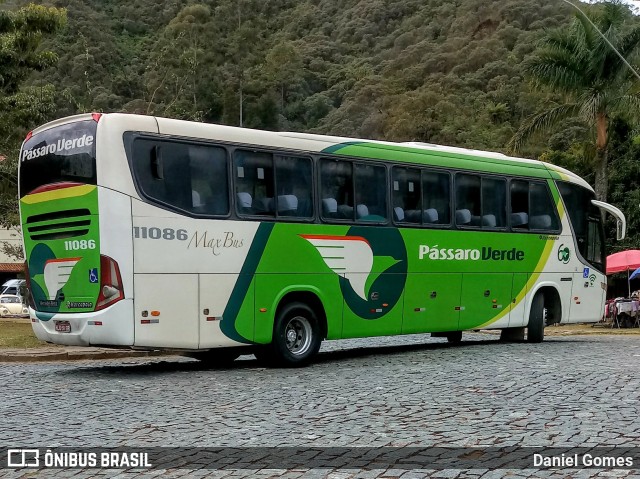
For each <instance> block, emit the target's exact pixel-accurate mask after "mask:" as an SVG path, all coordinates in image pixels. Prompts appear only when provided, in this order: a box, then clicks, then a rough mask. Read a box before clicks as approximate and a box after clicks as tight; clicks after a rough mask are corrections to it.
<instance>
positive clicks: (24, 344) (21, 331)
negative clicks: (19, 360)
mask: <svg viewBox="0 0 640 479" xmlns="http://www.w3.org/2000/svg"><path fill="white" fill-rule="evenodd" d="M42 346H51V345H50V344H47V343H45V342H44V341H40V340H39V339H38V338H36V335H35V334H33V329H31V323H27V322H18V321H11V320H3V321H0V348H20V349H26V348H29V349H30V348H39V347H42Z"/></svg>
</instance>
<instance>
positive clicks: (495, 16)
mask: <svg viewBox="0 0 640 479" xmlns="http://www.w3.org/2000/svg"><path fill="white" fill-rule="evenodd" d="M26 3H27V2H24V1H22V0H12V1H7V2H6V3H4V4H3V6H2V7H0V8H5V9H6V8H16V7H17V6H20V5H24V4H26ZM45 3H47V4H49V5H53V6H56V7H62V8H65V9H66V10H67V16H68V21H67V25H66V27H65V28H64V29H63V30H62V31H61V32H60V33H59V34H57V35H56V36H53V37H50V38H48V39H46V40H45V41H44V43H43V47H44V48H46V49H48V50H51V51H53V52H56V53H57V55H58V56H59V61H58V62H57V64H56V65H55V66H53V67H51V68H48V69H46V70H44V71H42V72H37V73H34V74H33V75H32V76H31V77H30V78H29V80H28V85H29V86H31V87H34V86H35V87H39V91H40V93H39V94H40V95H41V103H42V104H49V106H50V107H49V108H44V107H41V108H40V110H39V117H38V121H37V123H42V120H43V119H44V118H45V117H46V118H47V119H48V118H54V117H59V116H63V115H68V114H73V113H77V112H84V111H126V112H135V113H148V114H154V115H160V116H168V117H175V118H184V119H192V120H198V121H206V122H217V123H225V124H229V125H240V124H242V125H243V126H247V127H255V128H264V129H273V130H295V131H312V132H318V133H331V134H336V135H341V136H357V137H365V138H377V139H386V140H399V141H408V140H415V141H424V142H432V143H441V144H447V145H455V146H462V147H468V148H477V149H488V150H498V151H506V146H507V143H508V142H509V140H510V139H511V137H512V136H513V134H514V132H515V131H516V130H517V129H518V127H519V126H520V125H521V123H522V121H523V120H524V119H525V118H526V117H528V116H530V115H531V114H533V113H535V112H536V111H539V110H540V108H541V107H542V106H544V105H545V104H548V103H549V101H551V100H553V99H554V96H553V95H554V94H553V93H552V92H549V91H545V90H542V89H540V88H534V87H533V86H532V84H531V82H529V81H528V80H527V78H526V77H525V75H524V73H523V72H524V68H523V66H524V65H525V63H526V62H527V60H528V58H529V57H530V55H531V54H532V52H533V51H534V50H535V49H536V47H537V44H538V43H537V42H538V40H539V39H540V38H541V37H543V36H544V35H545V34H546V32H547V31H549V30H550V29H554V28H558V27H562V26H566V25H568V24H569V22H570V21H571V20H572V19H573V18H574V13H575V12H574V11H573V10H572V9H571V8H570V7H569V6H568V5H566V4H565V3H563V2H562V1H560V0H503V1H497V0H464V1H463V0H360V1H358V0H343V1H336V0H269V1H264V0H201V1H197V0H196V1H194V0H190V1H187V0H158V1H156V0H84V1H81V0H54V1H51V2H45ZM585 8H597V7H588V6H585ZM47 85H53V88H51V87H48V86H47ZM24 123H25V122H22V123H20V122H18V123H14V124H15V125H18V126H19V125H22V128H14V130H13V131H18V130H20V131H19V133H20V135H22V134H23V133H24V131H22V130H26V128H28V127H32V126H33V125H26V124H24ZM26 123H28V122H26ZM631 132H632V128H631V127H630V126H629V124H628V123H627V120H626V119H623V118H622V119H620V120H619V122H618V123H616V135H614V137H613V138H612V140H611V141H612V142H614V143H615V145H616V146H615V155H614V157H612V159H611V164H612V172H611V173H612V174H611V177H612V178H611V180H612V183H613V184H612V188H611V195H612V197H611V198H610V199H611V200H612V201H615V202H618V204H619V205H621V206H622V207H623V208H624V207H625V206H630V205H631V204H632V203H629V205H627V204H626V203H627V201H631V200H629V198H632V197H633V195H635V197H637V198H636V199H635V200H634V201H635V204H633V206H634V211H633V212H631V211H625V212H626V213H627V214H628V215H629V216H630V220H631V223H632V226H633V227H634V228H635V225H637V223H638V221H639V218H638V213H637V205H638V204H639V203H640V201H639V200H640V187H639V185H638V161H637V159H636V158H637V153H638V151H639V148H640V147H639V146H637V145H636V143H634V142H633V141H632V140H633V135H632V134H631ZM586 134H587V133H586V131H585V130H584V128H582V127H581V125H579V124H577V123H572V122H568V123H567V124H566V125H563V126H562V127H561V128H559V129H558V130H557V132H555V133H554V134H552V135H548V136H538V137H534V138H533V139H532V141H529V142H528V143H527V144H526V145H525V147H524V148H523V150H522V151H521V152H520V154H521V155H525V156H531V157H540V156H542V157H543V158H544V159H547V160H549V161H553V162H556V163H559V164H562V165H564V166H569V167H570V168H573V169H574V170H576V171H577V172H578V173H580V174H583V175H585V177H586V178H587V179H588V180H592V178H590V175H591V170H590V167H589V163H588V158H587V159H585V156H584V154H583V150H582V146H583V143H584V141H585V135H586ZM16 138H17V137H16ZM634 175H635V176H634ZM636 235H637V233H636ZM635 241H636V242H637V241H638V240H637V239H636V240H635ZM620 246H623V245H618V247H620Z"/></svg>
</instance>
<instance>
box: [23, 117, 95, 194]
mask: <svg viewBox="0 0 640 479" xmlns="http://www.w3.org/2000/svg"><path fill="white" fill-rule="evenodd" d="M96 126H97V123H96V122H95V121H93V120H86V121H78V122H74V123H68V124H66V125H62V126H57V127H54V128H50V129H48V130H45V131H42V132H40V133H37V134H35V135H33V136H32V137H31V138H29V139H28V140H27V141H26V142H25V143H24V145H23V147H22V151H21V152H20V197H23V196H24V195H27V194H29V193H30V192H32V191H33V190H35V189H36V188H38V187H40V186H44V185H50V184H52V183H61V182H75V183H82V184H91V185H95V184H96V141H95V138H96Z"/></svg>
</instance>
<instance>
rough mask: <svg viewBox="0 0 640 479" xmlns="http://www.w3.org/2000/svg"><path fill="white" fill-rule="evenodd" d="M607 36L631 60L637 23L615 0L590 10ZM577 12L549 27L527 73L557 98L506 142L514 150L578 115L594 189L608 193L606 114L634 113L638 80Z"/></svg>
mask: <svg viewBox="0 0 640 479" xmlns="http://www.w3.org/2000/svg"><path fill="white" fill-rule="evenodd" d="M589 18H590V19H591V22H593V24H595V25H596V26H597V27H598V29H599V30H600V32H602V33H603V34H604V36H605V37H606V38H607V40H608V41H609V42H610V43H611V44H612V45H613V46H615V48H616V49H617V50H618V51H619V52H620V54H621V55H622V56H623V57H624V58H626V59H627V61H629V60H632V59H633V57H634V56H635V55H636V53H637V52H638V46H639V45H640V25H638V24H637V22H636V24H635V25H631V23H632V22H634V17H633V15H632V14H631V12H630V11H629V9H628V8H627V7H626V6H625V5H623V4H621V3H620V2H619V1H613V2H607V3H604V4H602V5H599V8H597V9H594V10H591V12H590V13H589ZM591 22H589V20H587V19H586V18H585V17H584V16H583V15H582V14H579V13H577V14H576V18H575V19H574V20H573V22H572V24H571V25H570V27H568V28H564V29H561V30H556V31H552V32H550V33H549V34H548V36H547V37H546V38H545V39H544V41H543V45H542V46H541V47H540V49H539V50H538V52H537V53H536V55H535V56H534V58H533V59H532V60H531V61H530V62H529V63H528V65H527V67H526V70H527V73H528V74H529V75H530V76H531V77H532V78H533V79H534V82H535V83H536V84H537V85H538V86H548V87H550V88H551V89H552V90H554V91H556V92H558V93H560V94H561V95H562V98H563V102H562V103H558V104H556V105H555V106H553V107H551V108H550V109H547V110H545V111H543V112H541V113H538V114H535V115H533V116H531V117H529V118H527V119H526V120H525V121H524V123H523V124H522V125H521V127H520V128H519V129H518V131H517V132H516V134H515V135H514V137H513V138H512V139H511V141H510V142H509V148H510V149H511V150H512V151H517V150H518V149H520V148H521V146H522V145H523V143H524V142H525V141H526V140H527V139H528V138H529V137H531V136H532V135H533V134H536V133H540V132H544V131H548V130H549V129H550V128H551V127H553V126H555V125H557V124H558V123H559V122H560V121H562V120H565V119H567V118H579V119H580V120H582V121H583V122H584V123H585V124H586V125H587V126H588V127H589V129H590V130H591V131H592V132H593V133H594V134H593V138H594V139H595V155H594V165H593V167H594V170H595V192H596V197H597V198H598V199H600V200H603V201H604V200H606V198H607V187H608V184H607V160H608V158H607V143H608V138H609V129H610V126H611V121H610V120H611V118H612V117H614V116H617V115H620V116H623V117H629V118H633V117H635V116H637V114H638V113H639V112H640V109H639V107H640V96H639V95H638V88H637V87H638V84H637V81H635V76H633V72H632V71H630V69H629V67H628V66H627V65H625V64H624V62H623V61H622V60H621V59H620V57H619V56H618V55H617V54H616V52H615V51H614V50H613V49H612V48H611V47H610V46H609V45H608V44H607V42H606V41H605V40H604V39H603V38H602V37H601V36H600V34H599V33H598V32H597V31H596V30H595V29H594V27H593V26H592V24H591Z"/></svg>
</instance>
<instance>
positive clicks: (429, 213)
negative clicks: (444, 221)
mask: <svg viewBox="0 0 640 479" xmlns="http://www.w3.org/2000/svg"><path fill="white" fill-rule="evenodd" d="M422 217H423V219H424V222H425V223H437V222H438V210H436V209H435V208H429V209H428V210H424V213H423V214H422Z"/></svg>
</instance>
